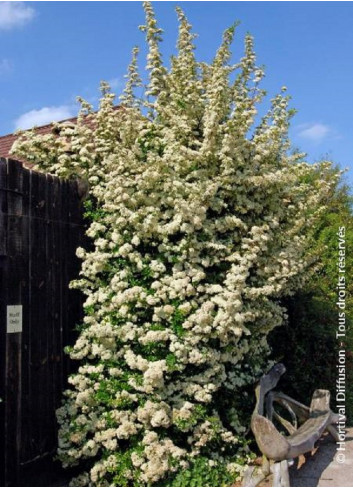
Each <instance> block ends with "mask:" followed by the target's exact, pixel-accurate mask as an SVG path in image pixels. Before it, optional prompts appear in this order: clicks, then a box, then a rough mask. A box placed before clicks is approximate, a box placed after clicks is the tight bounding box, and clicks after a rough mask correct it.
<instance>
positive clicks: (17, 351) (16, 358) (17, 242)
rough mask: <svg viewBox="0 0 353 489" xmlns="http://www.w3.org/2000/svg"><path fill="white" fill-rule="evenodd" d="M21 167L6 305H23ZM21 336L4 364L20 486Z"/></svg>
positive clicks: (11, 201) (14, 477) (10, 475)
mask: <svg viewBox="0 0 353 489" xmlns="http://www.w3.org/2000/svg"><path fill="white" fill-rule="evenodd" d="M22 183H23V173H22V165H21V164H20V163H18V162H16V161H11V160H9V161H8V164H7V188H8V220H7V233H8V236H7V254H8V260H9V261H8V275H7V279H8V280H7V306H9V305H21V304H22V294H21V292H22V288H21V276H22V260H21V258H20V257H21V253H22V251H23V243H22ZM21 352H22V333H20V332H18V333H7V334H6V364H5V375H6V378H5V480H7V481H10V484H11V485H17V483H18V476H19V455H20V446H21V388H22V375H21V374H22V367H21V362H22V355H21Z"/></svg>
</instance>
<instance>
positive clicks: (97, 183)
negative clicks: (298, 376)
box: [13, 3, 331, 486]
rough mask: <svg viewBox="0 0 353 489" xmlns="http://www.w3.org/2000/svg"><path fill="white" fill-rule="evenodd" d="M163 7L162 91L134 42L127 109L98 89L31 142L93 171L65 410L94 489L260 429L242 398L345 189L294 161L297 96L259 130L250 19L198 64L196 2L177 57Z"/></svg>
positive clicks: (154, 49) (66, 459)
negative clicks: (251, 426)
mask: <svg viewBox="0 0 353 489" xmlns="http://www.w3.org/2000/svg"><path fill="white" fill-rule="evenodd" d="M145 9H146V14H147V23H146V26H145V27H144V30H145V31H146V35H147V41H148V44H149V48H150V51H149V54H148V69H149V71H150V82H149V85H148V86H147V88H146V94H145V95H146V98H145V100H140V99H138V98H137V97H135V96H134V89H135V87H136V86H138V85H139V84H140V82H139V77H138V76H137V73H136V66H137V63H136V55H137V51H136V50H134V56H133V62H132V64H131V65H130V68H129V80H128V85H127V88H126V90H125V92H124V93H125V94H124V95H123V97H122V100H123V103H124V106H122V107H121V108H120V109H119V110H116V108H115V107H114V106H113V98H114V97H113V96H112V95H111V94H110V92H109V89H108V87H107V86H106V84H103V85H102V99H101V105H100V109H99V111H98V112H97V113H96V114H94V113H92V109H91V108H90V107H89V106H88V104H86V103H85V102H83V101H82V111H81V114H80V116H79V118H78V121H77V124H76V125H74V127H72V126H65V125H59V126H58V128H57V132H58V133H59V135H58V134H55V135H54V134H53V135H49V136H44V137H43V136H40V135H36V133H35V132H32V133H29V134H28V133H26V134H24V135H23V137H22V138H20V139H19V141H18V142H17V143H16V144H15V147H14V148H13V152H14V153H15V154H18V155H23V156H25V157H26V159H27V160H32V161H33V162H35V163H37V164H38V166H39V167H40V168H42V169H44V170H47V171H49V172H51V173H54V174H56V175H59V176H64V177H68V178H69V177H79V178H81V179H84V180H86V181H87V182H88V184H89V195H88V200H87V206H86V208H87V217H88V219H90V220H91V225H90V226H89V229H88V231H87V236H88V237H89V238H90V239H91V241H92V246H91V247H90V249H89V250H84V249H82V248H80V249H79V250H78V252H77V254H78V256H79V257H80V258H81V259H82V260H83V264H82V270H81V276H80V277H79V279H78V280H77V281H75V282H74V283H73V284H72V286H73V287H77V288H79V289H81V290H82V291H83V292H84V293H85V294H86V296H87V299H86V302H85V318H84V322H83V327H82V331H81V333H80V336H79V338H78V340H77V342H76V344H75V345H74V347H73V348H72V352H71V356H72V358H73V359H78V360H80V361H81V365H82V366H81V367H80V368H79V371H78V373H77V374H75V375H73V376H72V377H71V379H70V383H71V388H70V389H69V390H67V391H66V393H65V402H64V404H63V406H62V407H61V408H60V409H59V410H58V420H59V423H60V441H59V456H60V458H61V460H62V461H63V463H64V464H65V465H72V464H77V463H79V462H80V461H81V460H84V459H85V460H86V462H85V466H86V471H85V472H84V473H83V474H82V475H81V476H80V477H79V478H77V479H75V481H74V483H75V484H77V485H95V486H105V485H116V486H124V485H139V484H148V485H150V484H154V483H156V482H157V481H160V482H161V483H163V480H167V478H168V477H171V475H172V474H173V473H174V472H177V471H179V470H182V469H184V468H185V467H187V466H188V464H189V463H190V460H192V458H193V457H195V456H197V455H200V454H202V455H203V456H208V457H209V458H210V461H211V462H212V461H213V460H216V459H217V460H220V459H219V457H221V455H220V454H225V453H226V452H227V450H230V452H233V454H234V453H236V451H237V449H239V447H241V441H240V437H241V436H242V433H243V432H244V430H245V428H244V426H242V425H241V421H240V418H239V416H238V414H239V413H238V412H237V410H236V409H235V407H234V405H235V404H234V402H233V401H236V400H239V398H241V396H242V389H243V388H244V386H246V385H249V383H251V382H252V381H253V380H254V378H255V377H256V375H258V374H259V372H260V370H261V368H263V367H264V365H265V364H266V362H267V360H266V357H267V354H268V346H267V341H266V337H267V335H268V333H269V332H270V331H271V330H272V329H273V328H275V327H276V326H278V325H280V324H281V323H282V322H283V320H284V319H285V317H286V316H285V310H284V308H283V307H282V306H281V302H280V299H281V297H283V296H285V295H288V294H291V293H293V291H295V290H296V289H297V288H298V287H300V286H301V285H302V284H303V282H304V280H305V278H306V276H307V274H308V264H309V262H310V257H309V255H308V247H309V244H310V241H309V239H308V236H309V234H310V233H309V230H310V228H311V226H312V224H313V222H314V220H315V219H316V217H317V215H318V213H319V212H320V208H321V206H322V202H324V200H325V197H326V195H327V194H328V192H330V188H331V187H330V183H329V180H328V179H327V178H325V171H326V169H327V165H325V164H321V165H308V164H306V163H303V162H302V155H291V156H289V152H288V148H289V141H288V138H287V130H288V124H289V117H290V111H289V110H288V107H287V106H288V98H287V97H286V96H284V95H283V94H280V95H278V96H277V97H275V98H274V99H273V101H272V107H271V109H270V110H269V112H268V113H267V115H266V116H265V117H264V118H263V119H262V121H261V123H260V124H259V125H258V126H257V127H255V128H253V129H252V131H251V134H252V136H251V137H249V136H248V134H249V129H250V128H252V127H253V122H254V120H255V116H256V113H257V104H258V103H259V102H260V101H261V98H262V95H263V91H262V90H260V89H259V87H258V85H259V82H260V81H261V78H262V77H263V72H262V70H261V69H260V68H258V67H257V66H256V64H255V61H256V60H255V54H254V51H253V42H252V39H251V37H250V36H247V38H246V41H245V55H244V57H243V58H242V59H241V61H240V63H239V64H238V65H236V66H235V67H234V66H233V65H231V64H230V57H231V53H230V44H231V42H232V38H233V34H234V28H232V29H229V30H227V31H226V32H225V35H224V39H223V42H222V44H221V46H220V48H219V50H218V52H217V54H216V56H215V58H214V60H213V62H212V63H210V64H206V63H198V62H197V61H196V59H195V56H194V51H193V44H192V43H193V39H194V36H193V34H191V30H190V25H189V24H188V22H187V20H186V18H185V16H184V14H183V12H182V11H181V10H180V9H178V10H177V12H178V17H179V22H180V30H179V40H178V54H177V55H176V56H175V57H174V58H173V60H172V63H171V67H170V69H169V70H167V69H166V68H165V67H164V66H163V64H162V58H161V55H160V52H159V40H160V35H161V30H160V29H159V28H158V27H157V24H156V21H155V19H154V15H153V10H152V6H151V4H148V3H147V4H145ZM234 69H236V70H237V72H236V73H237V75H236V76H235V81H230V80H234V77H231V78H230V77H229V75H230V74H231V72H232V71H233V70H234ZM146 108H147V109H148V113H147V112H146V110H145V109H146ZM87 118H90V119H92V121H91V123H90V124H87ZM237 405H238V404H237ZM208 447H212V449H211V448H210V449H209V448H208ZM222 457H223V455H222ZM89 461H91V462H90V463H91V465H90V469H87V467H89ZM212 463H213V462H212ZM229 463H230V462H229ZM231 466H232V467H233V469H234V467H235V466H236V464H235V465H234V463H233V465H231ZM239 470H240V469H239Z"/></svg>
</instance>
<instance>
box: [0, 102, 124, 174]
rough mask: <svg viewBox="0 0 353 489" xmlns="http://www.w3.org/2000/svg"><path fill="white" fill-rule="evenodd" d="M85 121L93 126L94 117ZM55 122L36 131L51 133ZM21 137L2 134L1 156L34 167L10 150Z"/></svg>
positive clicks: (74, 120)
mask: <svg viewBox="0 0 353 489" xmlns="http://www.w3.org/2000/svg"><path fill="white" fill-rule="evenodd" d="M119 108H121V106H118V105H117V106H115V107H114V109H119ZM76 121H77V117H71V118H70V119H65V120H63V121H59V123H63V122H65V123H72V124H75V123H76ZM85 123H86V124H87V126H90V127H91V126H93V125H94V121H93V120H92V118H90V117H89V118H87V119H86V121H85ZM53 125H54V124H53V123H51V124H46V125H44V126H39V127H36V128H35V131H36V133H37V134H49V133H50V132H51V131H52V130H53ZM18 137H19V134H6V135H5V136H0V158H12V159H16V160H17V161H21V162H22V163H23V164H24V165H25V166H27V167H28V168H32V167H33V163H29V162H28V161H26V160H24V159H23V158H18V157H16V155H11V154H10V150H11V148H12V145H13V143H14V142H15V141H16V139H17V138H18Z"/></svg>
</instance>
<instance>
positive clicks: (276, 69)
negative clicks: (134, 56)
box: [0, 1, 353, 184]
mask: <svg viewBox="0 0 353 489" xmlns="http://www.w3.org/2000/svg"><path fill="white" fill-rule="evenodd" d="M176 4H178V5H180V6H182V7H183V8H184V10H185V12H186V14H187V15H188V17H189V20H190V22H191V23H192V24H193V27H194V31H195V32H196V33H198V35H199V37H198V39H197V41H196V45H197V53H198V58H199V59H200V60H210V59H211V57H212V55H213V54H214V52H215V50H216V49H217V46H218V45H219V42H220V39H221V35H222V31H223V30H224V29H225V28H226V27H227V26H229V25H231V24H232V23H233V22H234V21H235V20H240V21H241V25H240V27H239V28H238V35H237V37H236V39H235V43H234V60H237V59H238V58H239V56H240V55H241V53H242V48H243V38H244V35H245V33H246V32H248V31H249V32H250V33H251V34H253V36H254V37H255V48H256V52H257V56H258V63H259V64H261V65H262V64H263V65H265V67H266V78H265V80H264V82H263V87H264V88H266V89H267V90H268V93H269V97H272V96H274V95H275V94H276V93H277V92H278V91H279V89H280V88H281V87H282V86H283V85H285V86H287V87H288V93H289V94H290V95H291V96H292V106H293V107H294V108H296V109H297V110H298V113H297V115H296V116H295V117H294V119H293V120H292V128H291V138H292V141H293V144H294V145H295V146H297V147H298V148H300V149H301V150H302V151H305V152H307V153H308V160H309V161H315V160H317V159H320V158H322V157H328V158H331V159H333V160H334V161H335V162H337V163H338V164H339V165H340V166H341V167H342V168H344V167H350V168H352V163H353V96H352V86H353V29H352V25H353V4H352V2H218V1H216V2H212V1H211V2H202V1H201V2H171V1H165V2H154V7H155V10H156V13H157V17H158V20H159V23H160V26H161V27H162V28H163V29H164V30H165V34H164V42H163V47H162V50H163V53H164V55H165V59H167V58H168V57H169V55H170V54H172V53H173V51H174V49H175V41H176V35H177V22H176V16H175V12H174V7H175V5H176ZM143 21H144V17H143V10H142V6H141V3H140V2H54V1H46V2H14V1H11V2H2V1H0V86H1V90H0V135H4V134H7V133H10V132H12V131H13V130H14V129H16V127H18V126H22V127H27V126H29V125H33V124H39V125H40V124H44V123H47V122H50V121H52V120H60V119H64V118H67V117H70V116H73V115H76V113H77V104H76V102H75V97H76V96H77V95H81V96H83V97H84V98H86V99H88V100H89V101H91V102H92V103H94V104H96V103H97V100H98V95H99V94H98V86H99V81H100V80H101V79H105V80H108V81H110V82H111V84H112V86H113V89H114V90H117V91H119V90H120V89H121V86H122V83H123V75H124V73H125V71H126V67H127V65H128V63H129V60H130V52H131V49H132V47H133V46H134V45H139V46H141V48H142V53H141V54H142V55H143V54H144V53H145V50H144V35H143V33H141V32H140V31H139V30H138V25H140V24H142V23H143ZM142 64H143V63H142ZM346 179H347V180H348V181H349V182H350V183H351V184H352V183H353V173H352V170H351V169H350V170H349V173H348V175H347V176H346Z"/></svg>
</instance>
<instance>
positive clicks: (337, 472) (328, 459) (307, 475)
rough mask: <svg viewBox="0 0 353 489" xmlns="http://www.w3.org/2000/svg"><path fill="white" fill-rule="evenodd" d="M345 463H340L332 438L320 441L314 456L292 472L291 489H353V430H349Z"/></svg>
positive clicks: (326, 437)
mask: <svg viewBox="0 0 353 489" xmlns="http://www.w3.org/2000/svg"><path fill="white" fill-rule="evenodd" d="M345 448H346V450H345V452H344V454H345V461H344V462H343V463H339V462H338V461H337V454H339V453H343V452H339V451H337V446H336V443H335V442H334V441H333V440H332V438H331V437H330V436H325V438H324V439H323V440H321V441H320V443H319V446H318V449H317V451H316V452H315V454H314V455H313V456H307V457H306V461H305V463H304V464H303V465H302V466H301V467H300V468H299V469H298V468H297V467H292V468H291V470H290V481H291V487H353V428H348V430H347V436H346V444H345Z"/></svg>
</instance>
